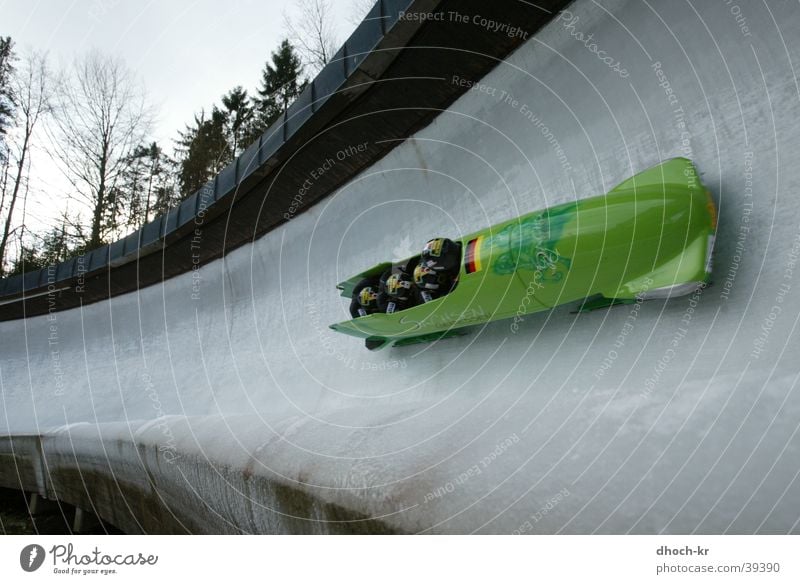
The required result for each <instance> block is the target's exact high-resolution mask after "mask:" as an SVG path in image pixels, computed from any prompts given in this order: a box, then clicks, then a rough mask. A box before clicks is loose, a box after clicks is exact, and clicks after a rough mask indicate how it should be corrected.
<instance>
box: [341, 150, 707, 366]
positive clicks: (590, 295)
mask: <svg viewBox="0 0 800 584" xmlns="http://www.w3.org/2000/svg"><path fill="white" fill-rule="evenodd" d="M716 224H717V211H716V205H715V204H714V200H713V198H712V197H711V193H710V192H709V191H708V189H707V188H706V187H705V186H703V183H702V182H701V180H700V176H699V175H698V173H697V170H696V169H695V167H694V165H693V164H692V162H691V161H690V160H687V159H685V158H673V159H671V160H667V161H664V162H663V163H661V164H658V165H656V166H654V167H652V168H650V169H648V170H645V171H643V172H640V173H639V174H637V175H635V176H632V177H631V178H629V179H628V180H626V181H623V182H622V183H620V184H619V185H617V186H616V187H615V188H614V189H612V190H611V191H609V192H608V193H606V194H605V195H601V196H597V197H589V198H584V199H579V200H570V201H568V202H566V203H562V204H559V205H555V206H553V207H548V208H547V209H542V210H540V211H534V212H533V213H527V214H524V215H521V216H519V217H515V218H511V219H509V220H507V221H504V222H502V223H498V224H495V225H492V226H490V227H487V228H485V229H482V230H480V231H477V232H475V233H471V234H469V235H465V236H463V237H461V238H459V239H458V240H451V239H446V238H441V237H439V238H436V239H432V240H430V241H429V242H428V243H427V244H426V245H425V248H424V249H423V250H422V253H420V254H419V255H418V256H414V257H412V258H409V259H405V260H403V261H399V262H394V263H390V262H382V263H379V264H377V265H375V266H373V267H371V268H369V269H367V270H364V271H362V272H360V273H358V274H356V275H354V276H352V277H350V278H348V279H347V280H345V281H343V282H341V283H339V284H338V285H337V288H338V290H339V291H340V293H341V295H342V296H343V297H344V298H346V299H349V300H350V314H351V316H352V318H351V319H350V320H347V321H343V322H337V323H334V324H331V325H330V327H331V328H332V329H333V330H335V331H337V332H340V333H343V334H346V335H351V336H354V337H359V338H362V339H364V340H365V345H366V347H367V348H368V349H370V350H377V349H382V348H385V347H390V346H403V345H408V344H412V343H427V342H432V341H436V340H438V339H441V338H445V337H448V336H454V335H461V334H465V332H467V331H468V330H469V329H470V328H473V327H475V326H476V325H483V324H485V323H488V322H493V321H498V320H501V319H513V322H512V323H511V324H510V330H511V331H512V332H516V331H517V330H518V329H519V326H520V324H521V323H522V321H523V320H524V319H525V318H526V317H527V315H530V314H533V313H535V312H540V311H546V310H551V309H553V308H555V307H557V306H562V305H565V304H568V303H573V302H579V303H580V308H579V309H578V312H582V313H585V312H589V311H592V310H598V309H603V308H609V307H611V306H614V305H616V304H626V303H632V302H636V301H637V300H638V299H640V298H642V299H645V300H647V299H656V298H662V299H668V298H674V297H677V296H683V295H686V294H691V293H693V292H694V291H695V290H697V288H698V287H700V286H703V285H705V284H706V283H708V282H709V278H710V276H711V269H712V257H713V250H714V241H715V237H716Z"/></svg>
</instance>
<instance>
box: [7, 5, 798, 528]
mask: <svg viewBox="0 0 800 584" xmlns="http://www.w3.org/2000/svg"><path fill="white" fill-rule="evenodd" d="M734 6H735V8H736V9H735V10H734ZM798 24H800V8H799V7H798V6H797V5H789V4H788V3H787V4H784V3H781V4H767V3H755V2H753V3H749V2H748V3H744V2H742V3H741V4H740V5H734V4H733V3H730V4H729V3H726V2H718V3H715V4H713V5H711V4H708V3H700V2H686V3H684V4H681V5H679V6H678V5H674V4H672V3H670V6H669V7H667V6H661V5H657V4H655V3H647V2H625V1H616V2H602V3H593V2H583V1H578V2H575V3H573V4H572V5H570V6H569V7H568V11H567V12H565V13H562V14H561V15H560V16H559V17H558V18H557V19H555V20H554V21H553V22H551V23H550V24H549V25H547V26H546V27H545V28H544V29H543V30H542V31H541V32H540V33H539V34H537V35H536V36H535V37H534V38H531V39H529V40H528V41H527V42H526V43H525V44H524V45H523V46H522V47H521V48H520V49H518V50H517V51H516V52H515V53H514V54H512V55H511V56H510V57H509V58H508V59H507V60H506V61H504V62H502V63H500V64H499V65H498V66H497V67H496V68H495V69H494V70H493V71H492V72H491V73H490V74H489V75H487V76H486V77H485V78H484V79H481V80H474V79H473V80H465V81H462V80H460V79H452V78H451V79H444V80H442V83H462V82H463V83H470V84H472V83H475V85H474V86H473V88H472V89H471V90H470V91H469V92H468V93H467V94H465V95H464V96H463V97H462V98H460V99H459V100H458V101H457V102H456V103H455V104H453V106H452V107H450V108H449V109H448V110H446V111H443V112H441V113H440V114H439V116H438V117H437V118H436V119H435V121H434V122H433V123H432V124H431V125H430V126H428V127H427V128H425V129H424V130H422V131H420V132H419V133H417V134H416V135H415V136H414V137H413V138H411V139H409V140H406V141H405V142H403V143H402V144H400V145H399V146H398V147H397V148H395V149H394V150H392V152H391V153H390V154H389V155H387V156H386V157H385V158H384V159H382V160H381V161H380V162H378V163H377V164H375V165H374V166H372V167H370V168H369V169H368V170H366V171H364V172H363V173H361V174H360V175H359V176H357V177H356V178H355V179H354V180H352V181H350V182H349V183H348V184H347V185H345V186H344V187H342V188H341V189H339V190H338V191H337V192H336V193H335V194H334V195H332V196H330V197H328V198H327V199H325V200H323V201H322V202H320V203H318V204H317V205H316V206H314V207H313V208H312V209H311V210H310V211H308V212H306V213H304V214H302V215H298V216H296V217H294V218H292V219H291V220H290V221H288V222H287V223H285V224H283V225H281V226H280V227H278V228H277V229H276V230H274V231H272V232H271V233H269V234H268V235H267V236H265V237H263V238H261V239H259V240H257V241H255V242H254V243H252V244H249V245H246V246H244V247H241V248H239V249H236V250H235V251H233V252H232V253H230V254H229V255H228V256H226V257H225V258H223V259H220V260H217V261H214V262H213V263H210V264H208V265H206V266H203V267H202V268H201V269H200V270H197V271H194V272H191V273H187V274H184V275H181V276H178V277H175V278H172V279H170V280H168V281H166V282H164V283H163V284H162V285H157V286H151V287H149V288H146V289H143V290H141V291H139V292H138V293H130V294H126V295H122V296H118V297H115V298H112V299H111V300H108V301H104V302H99V303H96V304H92V305H89V306H86V307H83V308H81V309H73V310H69V311H65V312H59V313H54V314H52V315H49V316H40V317H32V318H28V319H25V320H20V321H9V322H3V323H0V354H2V362H1V364H0V382H2V396H3V398H2V405H1V406H0V407H2V411H3V415H2V416H0V433H2V434H6V435H12V436H13V435H15V436H18V438H17V443H18V446H17V447H16V449H14V448H13V441H9V440H8V439H6V442H3V444H4V446H3V447H2V448H0V452H3V453H5V454H0V456H6V458H4V459H3V460H4V468H5V470H4V472H3V473H0V474H2V476H0V479H2V482H4V483H8V482H11V481H12V479H13V478H14V476H16V477H17V481H18V482H19V483H20V484H23V483H24V484H25V485H32V487H30V488H31V490H35V489H38V490H41V491H43V494H49V495H51V496H65V493H66V494H68V493H69V492H73V494H72V495H69V496H70V497H72V498H73V499H76V498H80V497H84V499H86V498H87V497H88V499H91V498H92V497H91V488H83V492H84V494H83V495H81V494H80V493H79V492H80V491H81V488H80V487H76V486H75V485H76V481H80V480H81V479H80V477H81V476H83V475H81V474H80V472H78V473H75V472H72V473H71V474H70V473H62V475H59V473H58V472H55V469H59V468H62V467H64V468H72V469H73V471H74V470H75V469H77V470H78V471H81V472H84V473H87V472H89V471H96V472H100V473H101V474H104V475H105V476H107V477H108V476H111V477H112V478H113V477H114V476H117V475H120V476H125V477H127V480H128V482H133V483H135V482H136V477H139V480H140V484H139V486H138V487H136V488H135V489H134V491H137V490H138V491H141V492H147V493H150V494H151V495H152V496H151V497H149V498H142V499H141V500H140V499H138V498H135V497H133V496H132V495H131V494H130V493H129V492H128V491H127V490H125V489H122V488H121V487H118V490H117V491H116V492H115V491H114V489H115V487H114V486H113V485H114V484H115V483H114V481H113V480H111V481H109V482H108V485H110V486H109V487H108V488H106V489H105V491H104V493H105V494H103V495H96V497H98V501H100V500H101V503H102V504H101V503H98V506H99V507H101V508H102V509H107V510H106V511H104V513H105V514H106V515H108V514H113V513H115V511H113V508H116V507H117V506H120V507H124V506H125V502H124V501H122V500H121V499H123V498H124V499H125V501H134V503H133V504H131V505H129V507H131V508H130V509H128V511H124V512H123V511H120V513H123V514H124V513H128V514H129V515H130V516H132V517H134V519H132V520H131V519H119V522H120V523H124V524H125V525H128V526H130V525H133V526H137V525H138V526H139V528H140V529H139V530H141V531H148V532H152V531H161V530H166V531H174V530H180V529H181V528H180V527H176V526H179V525H180V524H181V522H180V521H178V522H177V523H175V522H170V521H166V520H159V519H158V518H155V519H152V520H148V519H147V518H146V517H144V511H142V510H141V508H143V507H144V506H145V505H156V506H159V505H161V507H163V510H164V513H165V514H166V515H165V516H167V515H170V511H171V515H172V516H175V517H178V519H180V518H181V517H185V516H186V517H188V516H194V517H197V516H198V514H199V515H200V516H201V517H204V519H205V520H206V521H203V520H199V521H197V523H196V524H195V523H193V524H191V525H190V526H188V527H186V530H188V531H248V532H254V531H258V532H263V531H273V532H276V531H311V532H330V531H347V530H348V527H347V526H348V525H356V524H360V525H361V526H362V527H363V526H364V525H367V527H366V528H364V529H361V530H362V531H370V530H373V531H381V530H386V531H399V532H456V533H464V532H492V533H494V532H502V533H512V532H518V533H534V532H535V533H594V532H600V533H626V532H635V533H662V532H663V533H690V532H697V533H723V532H730V533H755V532H759V533H788V532H793V533H796V532H798V531H800V527H799V525H800V482H798V480H797V478H798V474H800V469H798V465H797V460H799V459H800V439H799V438H798V435H797V431H798V420H800V395H799V394H798V390H797V382H798V376H800V367H798V364H797V355H798V350H800V341H799V338H800V337H799V336H798V331H797V325H798V320H800V267H798V266H797V260H798V255H800V206H798V205H797V198H796V193H797V192H798V189H800V167H798V165H797V164H796V163H795V162H794V158H795V153H796V152H797V151H798V148H800V134H799V133H798V129H799V128H798V126H799V124H800V123H799V122H798V119H800V117H799V116H798V115H797V114H798V112H799V111H800V107H799V106H800V88H799V87H798V81H797V79H796V77H795V70H796V66H797V64H800V43H798V41H797V39H796V37H795V35H793V31H794V30H795V29H796V26H797V25H798ZM464 26H465V27H469V26H481V23H477V24H476V23H467V24H465V25H464ZM468 30H469V29H468V28H465V31H466V32H468ZM590 34H591V35H592V37H591V38H587V37H588V35H590ZM443 50H447V49H443ZM476 82H479V83H476ZM353 146H354V147H356V148H357V147H358V145H353ZM340 155H341V156H344V157H346V156H347V153H339V152H332V153H330V156H329V159H330V160H331V161H332V162H331V164H333V165H335V164H337V162H338V159H339V156H340ZM674 156H686V157H689V158H691V159H693V160H694V161H695V163H696V165H697V167H698V169H699V171H700V172H701V174H702V178H703V181H704V183H705V184H706V185H707V186H708V187H709V188H710V189H711V191H712V193H713V195H714V198H715V199H716V201H717V203H718V207H719V212H720V218H719V231H718V236H717V248H716V265H715V272H714V285H713V286H712V287H710V288H708V289H706V290H705V291H703V292H702V293H701V294H696V295H694V296H691V297H687V298H682V299H677V300H672V301H668V302H664V301H650V302H647V303H643V304H637V305H634V306H623V307H617V308H614V309H612V310H609V311H605V312H595V313H590V314H584V315H575V314H571V313H570V311H569V310H568V309H557V310H554V311H552V312H550V313H546V314H538V315H531V316H530V317H527V318H526V319H525V322H524V323H522V324H521V325H520V328H519V331H518V332H516V333H514V332H512V331H511V329H510V327H509V323H505V322H499V323H494V324H491V325H489V326H486V327H483V328H481V329H479V330H476V331H474V332H473V333H472V334H471V335H469V336H466V337H461V338H457V339H449V340H446V341H441V342H439V343H434V344H431V345H417V346H410V347H405V348H397V349H391V350H389V351H386V352H379V353H369V352H366V351H365V350H364V348H363V346H362V344H361V342H359V340H357V339H352V338H348V337H344V336H340V335H336V334H335V333H333V332H332V331H329V330H328V329H327V325H328V324H329V323H332V322H336V321H339V320H342V319H343V318H345V314H346V304H345V303H344V301H343V300H342V299H341V298H339V297H338V296H337V294H336V291H335V289H334V285H335V284H336V282H339V281H341V280H343V279H345V278H346V277H348V276H350V275H352V274H354V273H357V272H358V271H360V270H362V269H364V268H365V267H368V266H370V265H373V264H375V263H377V261H381V260H383V259H385V258H390V257H404V256H407V255H410V253H411V252H414V251H415V250H416V249H418V248H420V247H421V246H422V245H423V244H424V242H425V241H426V240H427V239H428V238H430V237H432V236H435V235H451V236H458V235H461V234H465V233H469V232H471V231H474V230H476V229H480V228H482V227H485V226H487V225H491V224H494V223H497V222H499V221H501V220H504V219H507V218H510V217H514V216H516V215H519V214H521V213H524V212H528V211H532V210H535V209H537V208H543V207H546V206H549V205H553V204H557V203H561V202H565V201H568V200H572V199H575V198H580V197H585V196H591V195H595V194H599V193H601V192H605V191H607V190H609V189H610V188H612V187H613V186H614V185H615V184H616V183H618V182H620V181H621V180H623V179H625V178H627V177H628V176H630V175H632V174H635V173H636V172H638V171H640V170H643V169H644V168H647V167H649V166H651V165H653V164H656V163H658V162H659V161H661V160H665V159H667V158H671V157H674ZM326 164H328V162H327V160H320V169H321V171H322V172H323V173H324V172H325V171H324V166H325V165H326ZM26 441H27V442H26ZM23 443H26V444H28V446H22V444H23ZM12 451H14V452H16V455H15V456H16V458H13V461H14V463H13V464H16V465H18V466H16V467H14V468H15V470H14V471H13V472H12V471H11V470H10V469H11V466H9V465H11V464H12V457H11V454H10V453H11V452H12ZM70 460H71V462H70ZM31 461H33V462H31ZM30 464H32V465H33V467H35V468H34V470H35V471H36V472H33V471H30V472H29V471H28V470H26V471H25V472H23V471H22V470H21V469H22V467H23V466H25V465H30ZM37 469H38V470H37ZM98 469H100V470H98ZM114 469H117V470H116V471H115V470H114ZM51 471H53V472H51ZM15 473H16V474H15ZM120 473H121V474H120ZM23 475H24V478H20V477H22V476H23ZM66 475H70V477H69V478H59V477H63V476H66ZM87 476H89V475H87ZM167 477H168V478H167ZM165 481H166V482H165ZM253 481H255V482H257V483H258V484H259V485H261V486H259V487H258V488H252V487H248V486H247V485H248V484H253ZM259 481H260V482H259ZM165 484H168V485H169V486H168V487H163V488H162V487H160V485H165ZM281 489H283V490H284V491H281ZM286 489H288V490H289V492H291V493H292V495H291V496H290V497H288V499H289V500H290V502H289V503H287V502H286V501H287V497H286V495H285V491H286ZM75 491H78V493H77V494H76V493H75ZM138 491H137V492H138ZM87 492H88V495H87V494H86V493H87ZM131 492H133V491H131ZM115 493H116V494H115ZM121 493H128V494H126V495H124V497H123V495H121ZM276 493H279V494H276ZM280 493H284V494H283V495H281V494H280ZM115 497H116V498H118V499H120V500H119V501H115V502H114V503H113V504H112V503H109V500H113V499H114V498H115ZM294 497H297V499H296V501H301V502H300V503H296V501H295V499H293V498H294ZM136 501H139V503H136ZM141 501H149V503H143V502H141ZM181 501H183V502H181ZM292 501H295V502H292ZM82 504H84V505H85V504H86V501H82ZM137 505H138V506H137ZM186 509H190V510H191V511H187V510H186ZM325 509H327V510H328V511H324V510H325ZM137 513H139V514H140V515H137ZM101 514H102V513H101ZM270 514H274V515H275V516H277V517H288V518H290V519H289V520H286V521H278V520H275V521H272V520H269V521H267V520H261V519H259V518H262V519H263V517H266V516H268V515H269V516H271V515H270ZM364 522H367V523H364ZM343 526H344V527H343ZM359 529H360V528H359ZM359 529H356V528H353V530H355V531H357V530H359Z"/></svg>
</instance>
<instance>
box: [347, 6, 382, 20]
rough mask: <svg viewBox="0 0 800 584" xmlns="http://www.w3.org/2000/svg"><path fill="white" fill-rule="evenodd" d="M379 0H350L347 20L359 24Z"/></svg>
mask: <svg viewBox="0 0 800 584" xmlns="http://www.w3.org/2000/svg"><path fill="white" fill-rule="evenodd" d="M377 1H378V0H350V12H349V14H348V15H347V20H348V22H350V24H352V25H353V26H358V25H359V24H361V21H362V20H364V17H365V16H366V15H367V14H368V13H369V11H370V10H372V7H373V6H375V4H376V3H377Z"/></svg>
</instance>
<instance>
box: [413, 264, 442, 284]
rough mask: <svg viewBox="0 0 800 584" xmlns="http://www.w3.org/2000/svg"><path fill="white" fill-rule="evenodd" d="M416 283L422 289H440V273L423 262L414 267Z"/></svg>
mask: <svg viewBox="0 0 800 584" xmlns="http://www.w3.org/2000/svg"><path fill="white" fill-rule="evenodd" d="M414 283H415V284H416V285H417V288H419V289H420V290H432V291H435V290H438V289H439V286H440V277H439V273H438V272H436V271H435V270H434V269H433V268H429V267H428V266H426V265H425V264H424V263H421V264H419V265H418V266H417V267H416V268H414Z"/></svg>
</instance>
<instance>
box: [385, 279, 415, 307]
mask: <svg viewBox="0 0 800 584" xmlns="http://www.w3.org/2000/svg"><path fill="white" fill-rule="evenodd" d="M412 285H413V283H412V281H411V276H409V275H408V274H406V273H405V272H395V273H393V274H392V275H390V276H389V277H388V278H387V279H386V294H387V295H388V296H390V297H391V298H396V299H398V300H406V299H407V298H408V297H409V296H410V295H411V286H412Z"/></svg>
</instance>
